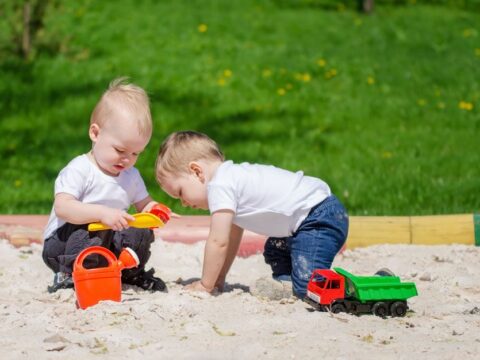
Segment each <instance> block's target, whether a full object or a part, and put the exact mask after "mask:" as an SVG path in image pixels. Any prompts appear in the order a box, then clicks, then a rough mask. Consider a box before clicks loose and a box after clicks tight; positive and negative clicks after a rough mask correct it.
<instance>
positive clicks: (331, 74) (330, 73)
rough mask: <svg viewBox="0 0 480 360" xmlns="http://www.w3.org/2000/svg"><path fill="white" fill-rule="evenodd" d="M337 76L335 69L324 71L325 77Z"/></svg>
mask: <svg viewBox="0 0 480 360" xmlns="http://www.w3.org/2000/svg"><path fill="white" fill-rule="evenodd" d="M335 76H337V69H330V70H328V71H327V72H326V73H325V79H327V80H328V79H331V78H334V77H335Z"/></svg>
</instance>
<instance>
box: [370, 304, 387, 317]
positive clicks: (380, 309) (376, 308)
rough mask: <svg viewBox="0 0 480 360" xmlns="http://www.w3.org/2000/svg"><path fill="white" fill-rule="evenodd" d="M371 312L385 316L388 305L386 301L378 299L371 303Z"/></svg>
mask: <svg viewBox="0 0 480 360" xmlns="http://www.w3.org/2000/svg"><path fill="white" fill-rule="evenodd" d="M372 313H373V314H374V315H376V316H380V317H385V316H387V315H388V306H387V304H386V303H384V302H382V301H380V302H377V303H375V304H374V305H373V308H372Z"/></svg>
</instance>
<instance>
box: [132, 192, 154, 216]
mask: <svg viewBox="0 0 480 360" xmlns="http://www.w3.org/2000/svg"><path fill="white" fill-rule="evenodd" d="M155 204H158V203H157V202H156V201H154V200H153V199H152V198H151V197H150V196H147V197H146V198H145V199H143V200H140V201H139V202H137V203H135V204H133V205H134V206H135V209H136V210H137V212H149V211H150V209H151V208H152V207H153V206H154V205H155Z"/></svg>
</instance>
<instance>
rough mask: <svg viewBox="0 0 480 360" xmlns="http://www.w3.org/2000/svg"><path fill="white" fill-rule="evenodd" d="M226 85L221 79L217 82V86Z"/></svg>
mask: <svg viewBox="0 0 480 360" xmlns="http://www.w3.org/2000/svg"><path fill="white" fill-rule="evenodd" d="M226 83H227V82H226V81H225V79H224V78H223V77H222V78H220V79H218V81H217V84H218V85H219V86H225V84H226Z"/></svg>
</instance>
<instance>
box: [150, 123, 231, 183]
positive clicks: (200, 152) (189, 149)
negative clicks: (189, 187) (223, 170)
mask: <svg viewBox="0 0 480 360" xmlns="http://www.w3.org/2000/svg"><path fill="white" fill-rule="evenodd" d="M198 160H211V161H224V160H225V157H224V156H223V153H222V151H221V150H220V148H219V147H218V145H217V143H216V142H215V141H213V140H212V139H210V138H209V137H208V136H207V135H205V134H202V133H199V132H196V131H178V132H174V133H172V134H170V135H169V136H168V137H167V138H166V139H165V141H164V142H163V143H162V145H161V146H160V150H159V151H158V156H157V162H156V164H155V176H156V178H157V181H158V182H159V183H161V178H162V177H163V176H165V175H167V174H173V175H177V174H180V173H186V172H188V164H189V163H190V162H191V161H198Z"/></svg>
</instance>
